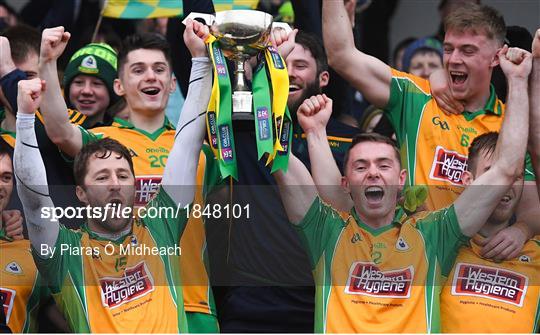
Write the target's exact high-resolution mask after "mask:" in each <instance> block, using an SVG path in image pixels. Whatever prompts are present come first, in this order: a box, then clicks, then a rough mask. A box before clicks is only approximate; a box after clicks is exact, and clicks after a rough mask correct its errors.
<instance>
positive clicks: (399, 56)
mask: <svg viewBox="0 0 540 335" xmlns="http://www.w3.org/2000/svg"><path fill="white" fill-rule="evenodd" d="M414 41H416V37H407V38H405V39H403V40H401V41H400V42H399V43H398V44H397V45H396V48H395V49H394V52H393V53H392V66H393V67H394V68H395V69H396V70H399V71H403V54H404V53H405V49H407V47H408V46H409V44H411V43H412V42H414Z"/></svg>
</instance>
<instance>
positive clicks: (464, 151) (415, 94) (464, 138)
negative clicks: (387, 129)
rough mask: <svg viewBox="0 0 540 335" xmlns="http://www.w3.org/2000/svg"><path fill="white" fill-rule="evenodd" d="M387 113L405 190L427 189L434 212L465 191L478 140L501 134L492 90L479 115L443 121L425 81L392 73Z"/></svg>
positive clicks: (501, 112) (446, 117)
mask: <svg viewBox="0 0 540 335" xmlns="http://www.w3.org/2000/svg"><path fill="white" fill-rule="evenodd" d="M385 112H386V115H387V116H388V119H389V120H390V122H391V123H392V126H393V127H394V129H395V131H396V137H397V140H398V144H399V146H400V149H401V153H402V163H403V167H404V168H405V169H407V172H408V176H407V180H408V184H409V185H429V186H430V187H429V195H428V199H427V200H426V205H427V208H428V209H429V210H437V209H440V208H443V207H446V206H449V205H450V204H452V203H453V202H454V201H455V200H456V199H457V197H458V196H459V194H461V192H462V191H463V182H462V179H461V177H462V175H463V172H464V171H465V170H466V167H467V159H468V152H469V146H470V145H471V143H472V141H473V140H474V139H475V138H476V137H478V136H480V135H482V134H485V133H488V132H492V131H499V129H500V128H501V125H502V120H503V117H504V104H503V103H502V102H501V101H500V100H499V99H497V96H496V95H495V89H494V88H493V87H491V94H490V97H489V99H488V101H487V103H486V105H485V107H484V108H483V109H481V110H479V111H476V112H467V111H466V112H464V113H463V114H461V115H446V114H445V113H444V112H443V111H442V110H441V109H440V108H439V106H438V105H437V103H436V102H435V99H433V98H432V96H431V87H430V86H429V82H428V81H427V80H424V79H422V78H419V77H415V76H413V75H410V74H408V73H404V72H399V71H397V70H394V69H392V83H391V88H390V100H389V102H388V105H387V106H386V108H385Z"/></svg>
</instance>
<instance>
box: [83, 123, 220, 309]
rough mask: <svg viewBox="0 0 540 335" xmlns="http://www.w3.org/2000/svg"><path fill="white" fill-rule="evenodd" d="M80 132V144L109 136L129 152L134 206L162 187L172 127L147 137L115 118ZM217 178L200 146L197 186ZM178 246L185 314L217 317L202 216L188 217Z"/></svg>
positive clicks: (208, 154) (198, 199)
mask: <svg viewBox="0 0 540 335" xmlns="http://www.w3.org/2000/svg"><path fill="white" fill-rule="evenodd" d="M80 129H81V133H82V136H83V144H86V143H88V142H89V141H95V140H97V139H99V138H102V137H110V138H113V139H115V140H117V141H119V142H120V143H122V144H123V145H125V146H126V147H127V148H128V149H129V151H130V153H131V157H132V159H133V168H134V170H135V179H136V190H135V192H136V193H135V206H144V205H145V204H146V203H147V202H148V200H149V199H150V198H151V197H152V196H153V195H154V194H155V192H156V191H157V189H158V188H159V185H160V184H161V177H162V175H163V171H164V168H165V164H166V163H167V158H168V157H169V152H170V151H171V149H172V146H173V144H174V136H175V129H174V127H173V126H172V125H171V124H170V123H169V122H168V120H167V119H166V120H165V123H164V125H163V127H161V128H160V129H158V130H157V131H155V132H154V133H152V134H150V133H148V132H146V131H144V130H141V129H137V128H135V126H133V124H131V123H130V122H129V121H125V120H122V119H118V118H116V119H114V123H113V124H112V125H111V126H108V127H99V128H93V129H91V130H85V129H83V128H80ZM218 176H219V171H218V166H217V164H215V160H214V158H213V154H212V153H211V150H209V148H207V147H203V151H202V152H201V154H200V156H199V166H198V168H197V184H198V185H213V184H214V181H213V180H214V179H216V178H217V177H218ZM201 192H202V187H201V188H199V189H198V192H196V194H195V202H194V204H199V205H201V206H202V205H203V204H204V198H203V196H202V194H201ZM181 247H182V250H184V254H183V255H182V257H181V264H182V265H181V271H182V281H183V283H184V303H185V307H186V311H188V312H199V313H206V314H212V315H216V310H215V304H214V300H213V296H212V291H211V288H210V285H209V281H208V274H207V270H206V266H205V259H206V256H207V253H206V235H205V231H204V223H203V220H202V217H200V216H199V217H195V216H190V218H189V221H188V223H187V226H186V230H185V232H184V234H183V235H182V240H181Z"/></svg>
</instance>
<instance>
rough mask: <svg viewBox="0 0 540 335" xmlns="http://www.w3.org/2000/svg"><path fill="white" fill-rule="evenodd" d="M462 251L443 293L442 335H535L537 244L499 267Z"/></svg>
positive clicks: (472, 250)
mask: <svg viewBox="0 0 540 335" xmlns="http://www.w3.org/2000/svg"><path fill="white" fill-rule="evenodd" d="M480 249H481V248H480V247H479V246H478V245H476V244H474V243H473V242H472V241H471V245H470V246H466V247H462V248H461V249H460V251H459V254H458V257H457V259H456V263H455V266H454V268H453V269H452V272H451V274H450V277H449V278H448V280H447V282H446V284H445V285H444V287H443V290H442V293H441V319H442V331H443V332H444V333H534V332H535V331H536V330H537V328H538V325H539V321H540V285H539V280H540V242H539V241H536V240H531V241H529V242H527V243H526V244H525V246H524V247H523V250H522V251H521V253H520V255H519V256H518V257H517V258H515V259H512V260H506V261H503V262H500V263H496V262H493V261H491V260H488V259H484V258H482V257H481V256H480Z"/></svg>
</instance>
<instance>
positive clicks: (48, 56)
mask: <svg viewBox="0 0 540 335" xmlns="http://www.w3.org/2000/svg"><path fill="white" fill-rule="evenodd" d="M207 34H208V28H207V27H205V26H203V25H202V24H200V23H198V22H192V23H191V24H190V25H189V26H188V27H187V29H186V31H185V34H184V39H185V41H186V45H187V46H188V48H189V50H190V52H191V54H192V56H193V57H194V58H193V63H195V64H196V65H197V67H196V69H197V71H196V72H193V73H192V75H193V78H192V79H199V78H202V77H203V76H204V74H205V73H206V72H205V71H210V61H209V59H208V57H207V51H206V47H205V44H204V42H203V41H204V38H205V37H206V35H207ZM69 37H70V35H69V33H68V32H65V31H64V28H63V27H56V28H51V29H45V30H44V31H43V36H42V45H41V57H40V73H41V75H42V78H43V79H44V80H46V82H47V85H48V89H47V90H46V91H45V92H44V94H45V97H44V98H45V100H46V101H47V104H43V105H42V106H41V111H42V113H43V118H44V121H45V127H46V130H47V135H48V136H49V137H50V138H51V140H52V141H53V142H54V143H55V144H56V145H58V147H59V148H60V149H61V150H62V151H63V152H65V153H67V154H69V155H71V156H75V155H76V154H77V153H78V152H79V151H80V150H81V147H82V146H83V144H86V143H89V142H92V141H96V140H97V139H99V138H102V137H110V138H114V139H116V140H117V141H119V142H120V143H122V144H123V145H125V146H126V147H128V148H129V150H130V154H131V156H132V157H133V164H134V171H135V178H136V198H135V205H136V206H144V205H145V204H146V203H147V202H148V200H149V199H151V198H152V196H153V195H154V193H155V192H156V190H157V189H158V186H159V183H160V182H161V176H162V175H163V173H164V166H165V163H166V162H167V159H168V156H169V153H170V150H171V148H172V145H173V141H174V136H175V130H174V126H173V125H172V124H170V122H169V121H168V119H167V118H166V116H165V107H166V105H167V102H168V99H169V94H170V93H171V92H172V91H173V90H174V88H175V85H176V84H175V79H174V77H173V76H172V68H171V65H170V64H171V62H170V52H169V45H168V43H167V42H166V41H165V40H164V39H163V38H162V37H160V36H158V35H154V34H140V35H139V34H136V35H132V36H128V37H127V38H126V39H125V40H124V44H123V48H122V50H121V51H120V52H119V55H118V79H116V80H115V82H114V90H115V91H116V92H117V93H118V94H119V95H120V96H123V97H124V98H125V99H126V102H127V106H128V109H129V120H127V121H126V120H122V119H118V118H116V119H115V120H114V122H113V124H112V125H111V126H107V127H98V128H93V129H92V130H91V131H87V130H86V129H83V128H81V127H77V126H74V125H73V124H70V123H69V122H68V120H67V116H66V113H65V112H63V111H65V110H66V105H65V103H64V100H63V99H62V96H61V91H60V85H59V83H58V80H57V75H56V60H57V58H58V57H60V55H61V54H62V52H63V50H64V48H65V47H66V45H67V42H68V40H69ZM197 85H199V86H197V88H196V89H195V90H191V91H189V92H188V95H189V94H191V99H203V98H205V96H204V94H202V93H200V92H199V90H200V87H204V88H208V89H210V88H211V85H212V84H211V83H207V82H200V83H198V84H197ZM203 93H204V92H203ZM187 98H189V97H187ZM212 162H213V159H206V156H205V155H204V154H203V153H201V165H202V166H201V168H200V169H199V174H198V176H199V177H198V179H199V182H198V183H199V184H201V183H202V181H201V180H202V179H203V178H204V175H205V165H206V166H210V165H211V163H212ZM205 163H208V164H205ZM210 170H211V169H210ZM206 175H207V176H208V175H211V174H210V172H209V173H207V174H206ZM201 201H202V200H201V196H200V194H199V192H198V194H197V202H198V203H200V202H201ZM181 245H182V248H183V249H184V250H190V252H189V253H185V254H184V256H183V257H182V258H181V262H182V266H181V269H182V275H183V276H182V278H183V282H184V284H185V285H184V296H185V304H186V311H187V312H188V313H187V315H188V322H189V323H190V332H217V331H218V326H217V319H216V316H215V314H216V313H215V308H214V306H213V299H212V293H211V290H209V289H208V276H207V272H206V268H205V266H204V263H203V256H202V255H204V252H203V250H204V246H205V233H204V226H203V224H202V222H201V219H200V218H195V217H191V218H190V220H189V221H188V224H187V227H186V231H185V234H184V236H183V239H182V242H181Z"/></svg>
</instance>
